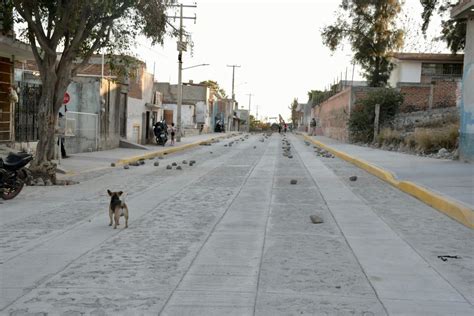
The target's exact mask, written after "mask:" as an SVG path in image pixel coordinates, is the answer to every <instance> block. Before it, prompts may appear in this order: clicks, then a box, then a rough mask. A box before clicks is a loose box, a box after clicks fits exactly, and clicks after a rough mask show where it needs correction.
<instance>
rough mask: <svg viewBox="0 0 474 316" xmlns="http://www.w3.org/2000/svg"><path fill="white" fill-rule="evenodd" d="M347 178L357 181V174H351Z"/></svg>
mask: <svg viewBox="0 0 474 316" xmlns="http://www.w3.org/2000/svg"><path fill="white" fill-rule="evenodd" d="M349 180H350V181H357V176H351V177H349Z"/></svg>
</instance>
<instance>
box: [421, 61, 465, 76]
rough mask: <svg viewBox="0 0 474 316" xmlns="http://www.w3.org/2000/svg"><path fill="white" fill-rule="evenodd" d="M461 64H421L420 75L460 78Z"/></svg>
mask: <svg viewBox="0 0 474 316" xmlns="http://www.w3.org/2000/svg"><path fill="white" fill-rule="evenodd" d="M462 66H463V65H462V64H447V63H446V64H425V63H424V64H422V66H421V74H422V75H425V76H446V75H448V76H449V75H451V76H453V75H454V76H461V75H462Z"/></svg>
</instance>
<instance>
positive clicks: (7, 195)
mask: <svg viewBox="0 0 474 316" xmlns="http://www.w3.org/2000/svg"><path fill="white" fill-rule="evenodd" d="M24 186H25V183H24V182H23V181H16V182H15V184H14V185H12V186H5V187H4V188H3V191H2V193H1V197H2V199H4V200H11V199H13V198H15V197H16V196H17V195H18V194H19V193H20V192H21V190H22V189H23V187H24Z"/></svg>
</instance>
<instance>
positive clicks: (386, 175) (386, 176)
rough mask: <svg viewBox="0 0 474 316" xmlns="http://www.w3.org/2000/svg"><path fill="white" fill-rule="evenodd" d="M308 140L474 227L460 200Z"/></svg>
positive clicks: (472, 212)
mask: <svg viewBox="0 0 474 316" xmlns="http://www.w3.org/2000/svg"><path fill="white" fill-rule="evenodd" d="M302 136H303V138H304V139H305V140H306V141H309V142H311V143H313V144H314V145H316V146H319V147H321V148H323V149H325V150H327V151H329V152H331V153H332V154H334V155H335V156H337V157H339V158H341V159H343V160H346V161H348V162H350V163H352V164H354V165H356V166H357V167H359V168H361V169H363V170H365V171H367V172H369V173H370V174H372V175H374V176H376V177H378V178H379V179H382V180H384V181H385V182H388V183H389V184H391V185H392V186H394V187H396V188H397V189H399V190H400V191H402V192H405V193H407V194H409V195H411V196H413V197H415V198H417V199H418V200H420V201H422V202H423V203H425V204H427V205H429V206H431V207H433V208H435V209H436V210H438V211H440V212H442V213H444V214H445V215H447V216H449V217H451V218H452V219H454V220H456V221H458V222H459V223H461V224H463V225H464V226H466V227H469V228H471V229H474V210H473V209H470V208H469V207H466V206H464V205H462V204H460V203H458V202H455V201H453V200H451V199H449V198H446V197H444V196H442V195H440V194H437V193H434V192H432V191H430V190H428V189H426V188H424V187H422V186H420V185H418V184H416V183H414V182H411V181H399V180H397V179H396V177H395V175H394V174H393V173H391V172H389V171H387V170H384V169H382V168H380V167H377V166H375V165H373V164H371V163H369V162H367V161H365V160H362V159H359V158H356V157H353V156H350V155H349V154H347V153H345V152H342V151H339V150H336V149H334V148H332V147H330V146H328V145H326V144H324V143H322V142H320V141H318V140H315V139H312V138H311V137H309V136H307V135H302Z"/></svg>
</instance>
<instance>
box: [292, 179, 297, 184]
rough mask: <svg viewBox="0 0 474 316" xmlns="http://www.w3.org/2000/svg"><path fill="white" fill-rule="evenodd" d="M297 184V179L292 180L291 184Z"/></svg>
mask: <svg viewBox="0 0 474 316" xmlns="http://www.w3.org/2000/svg"><path fill="white" fill-rule="evenodd" d="M297 183H298V180H296V179H291V181H290V184H297Z"/></svg>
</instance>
